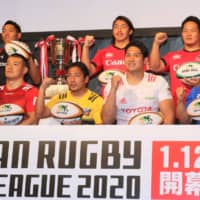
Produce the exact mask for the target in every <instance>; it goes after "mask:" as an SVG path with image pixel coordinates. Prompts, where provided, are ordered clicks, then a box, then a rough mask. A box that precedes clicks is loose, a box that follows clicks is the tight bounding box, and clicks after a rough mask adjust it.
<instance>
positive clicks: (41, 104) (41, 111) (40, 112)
mask: <svg viewBox="0 0 200 200" xmlns="http://www.w3.org/2000/svg"><path fill="white" fill-rule="evenodd" d="M53 83H55V80H53V79H51V78H45V79H44V80H43V81H42V84H41V86H40V89H39V95H38V99H37V103H36V116H37V118H38V119H41V118H45V117H50V116H51V113H50V110H49V109H48V108H47V107H46V106H45V91H46V89H47V87H49V86H50V85H51V84H53Z"/></svg>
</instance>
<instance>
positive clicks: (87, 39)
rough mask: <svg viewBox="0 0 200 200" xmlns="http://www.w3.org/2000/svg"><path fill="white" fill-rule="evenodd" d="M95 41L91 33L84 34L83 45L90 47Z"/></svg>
mask: <svg viewBox="0 0 200 200" xmlns="http://www.w3.org/2000/svg"><path fill="white" fill-rule="evenodd" d="M94 43H95V39H94V36H93V35H86V36H85V42H84V47H88V48H89V47H91V46H92V45H93V44H94Z"/></svg>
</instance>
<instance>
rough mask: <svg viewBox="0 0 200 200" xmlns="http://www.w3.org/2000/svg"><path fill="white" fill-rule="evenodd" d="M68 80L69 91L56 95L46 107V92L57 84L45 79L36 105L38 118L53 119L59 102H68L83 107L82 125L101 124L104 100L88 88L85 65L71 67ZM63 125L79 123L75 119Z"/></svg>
mask: <svg viewBox="0 0 200 200" xmlns="http://www.w3.org/2000/svg"><path fill="white" fill-rule="evenodd" d="M66 80H67V84H68V88H69V90H68V91H67V92H66V93H64V94H60V95H55V96H54V97H52V98H51V99H50V100H49V101H48V103H46V105H45V90H46V88H47V87H48V86H49V85H51V84H52V83H55V80H53V79H51V78H46V79H44V81H43V82H42V84H41V86H40V90H39V97H38V102H37V105H36V113H37V116H38V118H39V119H41V118H46V117H52V112H51V109H52V107H53V106H54V105H55V104H56V103H58V102H65V101H67V102H71V103H73V104H75V105H77V106H79V107H81V109H82V111H83V114H82V116H81V124H101V123H102V120H101V109H102V104H103V98H102V97H101V96H99V95H98V94H96V93H95V92H93V91H91V90H89V89H88V88H87V83H88V81H89V71H88V69H87V67H86V66H85V64H83V63H81V62H75V63H72V64H71V65H69V66H68V67H67V69H66ZM55 121H56V120H55ZM55 124H56V123H55ZM61 124H78V123H77V122H76V120H75V119H74V120H73V119H72V120H70V121H64V122H62V123H61Z"/></svg>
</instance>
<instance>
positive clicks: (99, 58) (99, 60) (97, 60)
mask: <svg viewBox="0 0 200 200" xmlns="http://www.w3.org/2000/svg"><path fill="white" fill-rule="evenodd" d="M92 63H93V64H94V65H95V67H96V73H99V72H100V71H102V70H103V51H102V50H98V51H97V52H96V54H95V56H94V57H93V59H92Z"/></svg>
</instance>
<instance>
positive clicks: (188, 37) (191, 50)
mask: <svg viewBox="0 0 200 200" xmlns="http://www.w3.org/2000/svg"><path fill="white" fill-rule="evenodd" d="M181 36H182V40H183V45H184V47H183V49H181V50H178V51H172V52H169V53H167V54H166V55H165V56H164V57H163V58H162V59H161V58H160V46H161V44H163V43H164V42H165V41H166V40H167V34H166V33H163V32H159V33H157V34H156V35H155V38H154V42H153V45H152V49H151V53H150V56H149V63H150V69H151V70H152V71H155V72H169V74H170V83H171V84H170V86H171V91H172V95H173V98H174V102H175V104H177V97H176V89H177V88H179V87H183V88H185V93H184V94H185V95H184V99H185V97H186V96H187V95H188V93H189V91H190V89H191V87H192V86H196V85H198V84H199V83H200V79H199V78H195V77H194V78H189V79H188V78H185V79H178V78H177V77H176V70H177V69H178V68H179V67H180V66H181V65H183V64H185V63H193V62H197V63H199V64H200V20H199V18H197V17H195V16H189V17H187V18H186V19H185V20H184V21H183V22H182V25H181Z"/></svg>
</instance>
